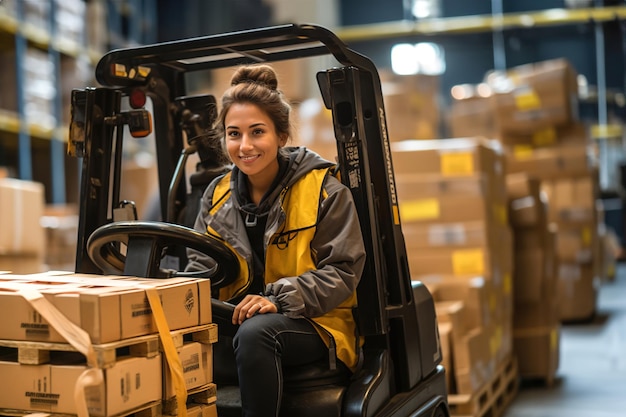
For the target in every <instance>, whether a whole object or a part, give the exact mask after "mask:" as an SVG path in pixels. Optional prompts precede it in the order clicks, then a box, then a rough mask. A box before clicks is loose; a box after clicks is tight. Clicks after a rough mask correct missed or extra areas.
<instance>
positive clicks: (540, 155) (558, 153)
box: [506, 145, 597, 201]
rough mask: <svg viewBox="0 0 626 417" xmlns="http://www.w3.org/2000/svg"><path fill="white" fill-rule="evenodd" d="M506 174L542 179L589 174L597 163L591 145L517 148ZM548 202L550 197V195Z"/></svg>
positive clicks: (510, 155)
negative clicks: (519, 173)
mask: <svg viewBox="0 0 626 417" xmlns="http://www.w3.org/2000/svg"><path fill="white" fill-rule="evenodd" d="M506 155H507V156H506V168H507V173H516V172H526V173H529V174H530V175H533V176H536V177H537V178H539V179H541V180H545V179H552V178H569V177H574V176H583V175H589V174H590V173H592V172H593V171H594V169H595V166H596V165H597V162H596V160H595V156H594V150H593V148H591V147H589V146H586V145H584V146H582V145H581V146H574V145H571V146H554V147H549V148H530V147H524V146H522V147H517V148H515V149H513V151H512V152H508V153H507V154H506ZM548 201H551V200H550V196H549V195H548Z"/></svg>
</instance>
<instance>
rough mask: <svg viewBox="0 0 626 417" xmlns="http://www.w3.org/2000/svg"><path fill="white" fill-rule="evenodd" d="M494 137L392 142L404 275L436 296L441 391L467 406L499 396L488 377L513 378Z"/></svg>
mask: <svg viewBox="0 0 626 417" xmlns="http://www.w3.org/2000/svg"><path fill="white" fill-rule="evenodd" d="M494 145H496V146H494ZM497 145H498V144H497V143H494V142H492V141H487V140H485V139H482V138H463V139H461V138H455V139H440V140H407V141H398V142H393V143H392V155H393V161H394V169H395V172H396V187H397V193H398V202H399V207H400V215H401V219H402V229H403V233H404V238H405V242H406V249H407V256H408V262H409V268H410V271H411V276H412V278H413V279H414V280H419V281H422V282H424V283H425V284H426V286H427V287H428V289H429V290H430V291H431V293H432V294H433V297H434V299H435V306H436V310H437V318H438V322H439V332H440V338H441V342H442V348H443V352H444V353H443V359H444V365H445V366H446V372H447V376H448V391H449V393H450V394H452V396H454V395H462V396H465V397H464V398H470V401H469V402H470V403H473V404H474V405H476V406H478V404H477V402H478V401H477V398H479V397H481V396H485V392H487V394H486V396H487V397H489V399H490V401H489V403H490V404H491V405H493V406H495V404H496V403H498V404H499V405H502V404H503V403H506V402H507V401H506V400H505V399H503V397H500V398H499V399H497V398H496V396H497V395H500V394H502V395H504V394H505V393H503V392H500V393H496V392H494V391H493V390H492V389H491V388H492V386H493V382H494V381H498V384H499V386H500V387H501V388H502V389H503V390H504V389H511V385H510V384H514V381H515V380H516V371H515V368H514V364H513V362H514V361H513V358H512V326H513V324H512V320H513V319H512V313H513V304H512V294H511V286H512V282H511V274H512V268H513V266H512V245H513V243H512V235H511V230H510V228H509V225H508V220H507V195H506V184H505V182H504V181H505V176H504V173H505V167H504V162H505V160H504V155H503V154H502V152H501V150H500V149H499V147H498V146H497ZM505 373H506V375H504V374H505ZM506 378H509V379H508V381H505V380H504V379H506ZM509 383H510V384H509ZM508 394H512V393H511V391H509V392H508ZM508 399H510V398H508ZM451 401H452V397H451ZM473 401H476V402H473ZM452 403H454V401H452ZM483 403H484V401H483ZM481 406H482V405H481ZM492 412H494V410H492ZM472 413H474V412H472ZM461 414H462V412H461Z"/></svg>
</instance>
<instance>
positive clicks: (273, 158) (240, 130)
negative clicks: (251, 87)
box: [224, 103, 286, 183]
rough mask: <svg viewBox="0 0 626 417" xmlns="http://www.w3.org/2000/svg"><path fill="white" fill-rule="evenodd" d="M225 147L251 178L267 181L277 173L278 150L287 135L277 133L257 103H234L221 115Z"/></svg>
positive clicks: (270, 180) (270, 120)
mask: <svg viewBox="0 0 626 417" xmlns="http://www.w3.org/2000/svg"><path fill="white" fill-rule="evenodd" d="M224 126H225V130H226V138H225V139H226V149H227V151H228V155H229V156H230V159H231V161H233V163H234V164H235V165H236V166H237V167H238V168H239V169H240V170H241V171H242V172H243V173H244V174H246V175H247V176H248V178H249V179H250V181H252V182H255V181H257V180H259V181H263V182H266V181H269V183H271V182H272V181H273V180H274V178H275V177H276V175H277V174H278V159H277V155H278V150H279V149H280V148H281V147H282V146H284V145H285V142H286V138H280V137H279V136H278V134H277V133H276V128H275V126H274V122H273V121H272V119H270V117H269V116H268V115H267V114H266V113H265V112H264V111H262V110H261V109H260V108H259V107H258V106H256V105H254V104H251V103H235V104H233V105H232V106H231V107H230V109H229V110H228V113H227V114H226V118H225V119H224Z"/></svg>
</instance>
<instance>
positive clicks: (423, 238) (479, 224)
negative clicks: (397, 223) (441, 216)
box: [402, 219, 489, 256]
mask: <svg viewBox="0 0 626 417" xmlns="http://www.w3.org/2000/svg"><path fill="white" fill-rule="evenodd" d="M403 220H404V219H403ZM402 233H403V234H404V241H405V244H406V249H407V252H408V254H409V256H411V255H412V254H413V253H416V252H417V251H419V250H420V249H423V248H429V247H444V246H454V247H476V246H481V247H484V246H487V245H489V224H488V223H485V222H484V221H471V222H448V223H423V222H422V223H418V222H408V221H403V223H402Z"/></svg>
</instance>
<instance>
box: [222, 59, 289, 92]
mask: <svg viewBox="0 0 626 417" xmlns="http://www.w3.org/2000/svg"><path fill="white" fill-rule="evenodd" d="M238 84H256V85H260V86H263V87H265V88H269V89H270V90H277V89H278V78H277V77H276V72H275V71H274V68H272V67H270V66H269V65H266V64H261V65H253V66H245V67H241V68H239V69H238V70H237V71H236V72H235V74H233V77H232V78H231V80H230V85H231V86H235V85H238Z"/></svg>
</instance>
